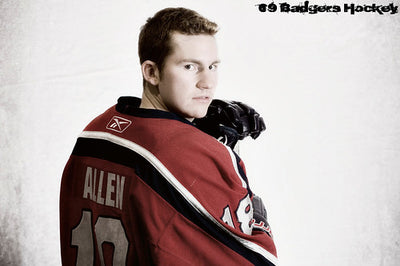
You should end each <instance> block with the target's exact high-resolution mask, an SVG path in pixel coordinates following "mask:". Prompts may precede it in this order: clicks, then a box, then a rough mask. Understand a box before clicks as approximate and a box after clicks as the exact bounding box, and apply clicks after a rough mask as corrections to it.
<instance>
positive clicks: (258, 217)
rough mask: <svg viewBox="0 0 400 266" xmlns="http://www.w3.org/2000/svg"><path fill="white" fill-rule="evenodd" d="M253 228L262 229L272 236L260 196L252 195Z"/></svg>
mask: <svg viewBox="0 0 400 266" xmlns="http://www.w3.org/2000/svg"><path fill="white" fill-rule="evenodd" d="M253 219H254V223H253V229H255V230H260V231H264V232H265V233H267V234H268V235H269V236H271V237H272V232H271V228H270V227H269V224H268V221H267V211H266V210H265V206H264V203H263V201H262V200H261V198H260V197H258V196H256V195H254V196H253Z"/></svg>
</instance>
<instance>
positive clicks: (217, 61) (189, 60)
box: [178, 58, 221, 65]
mask: <svg viewBox="0 0 400 266" xmlns="http://www.w3.org/2000/svg"><path fill="white" fill-rule="evenodd" d="M185 62H187V63H189V62H190V63H195V64H197V65H202V62H201V61H199V60H197V59H190V58H186V59H182V60H179V62H178V63H185ZM219 63H221V60H219V59H217V60H215V61H213V62H212V63H211V65H214V64H219Z"/></svg>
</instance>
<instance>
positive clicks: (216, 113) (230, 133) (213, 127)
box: [194, 99, 265, 149]
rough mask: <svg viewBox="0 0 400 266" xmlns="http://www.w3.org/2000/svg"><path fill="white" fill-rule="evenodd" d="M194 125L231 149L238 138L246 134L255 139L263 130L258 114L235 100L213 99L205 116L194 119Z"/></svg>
mask: <svg viewBox="0 0 400 266" xmlns="http://www.w3.org/2000/svg"><path fill="white" fill-rule="evenodd" d="M194 123H195V124H196V126H197V127H198V128H199V129H200V130H202V131H204V132H206V133H207V134H209V135H211V136H213V137H215V138H217V139H219V140H221V141H222V142H224V143H225V144H226V145H228V146H230V147H231V148H232V149H233V148H234V146H235V145H236V143H237V141H238V140H242V139H244V138H245V137H247V136H251V137H252V138H253V139H256V138H257V137H258V136H259V135H260V134H261V132H262V131H264V130H265V124H264V120H263V118H262V117H260V114H259V113H257V112H256V111H255V110H254V109H253V108H251V107H250V106H248V105H246V104H244V103H241V102H237V101H223V100H218V99H215V100H213V101H212V102H211V104H210V107H209V108H208V111H207V114H206V116H205V117H203V118H200V119H195V120H194Z"/></svg>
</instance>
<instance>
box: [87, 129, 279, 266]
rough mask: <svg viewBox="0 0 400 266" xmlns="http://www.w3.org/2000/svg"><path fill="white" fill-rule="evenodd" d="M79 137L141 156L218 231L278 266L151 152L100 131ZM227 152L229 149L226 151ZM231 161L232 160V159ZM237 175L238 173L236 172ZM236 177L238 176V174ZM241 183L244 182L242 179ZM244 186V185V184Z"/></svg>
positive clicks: (261, 248) (131, 142)
mask: <svg viewBox="0 0 400 266" xmlns="http://www.w3.org/2000/svg"><path fill="white" fill-rule="evenodd" d="M79 137H81V138H92V139H102V140H106V141H109V142H112V143H115V144H117V145H120V146H123V147H125V148H128V149H130V150H132V151H134V152H136V153H138V154H140V155H141V156H143V158H145V159H146V160H147V161H148V162H150V163H151V164H152V165H153V166H154V167H155V168H156V169H157V170H158V172H159V173H160V174H162V176H163V177H164V178H165V179H166V180H167V181H168V183H170V184H171V185H172V186H173V187H174V188H175V189H176V190H177V191H178V192H179V193H180V194H181V195H182V196H183V197H184V198H185V199H186V201H187V202H188V203H189V204H190V205H191V206H193V208H195V209H196V210H197V211H198V212H199V213H200V214H201V215H203V216H205V217H207V218H208V219H209V220H210V221H211V222H212V223H213V224H215V225H216V226H218V227H219V228H220V229H222V230H223V231H225V232H226V233H228V234H229V235H231V236H232V237H234V238H235V239H236V240H238V241H239V242H240V243H241V244H242V245H243V246H244V247H246V248H248V249H250V250H252V251H254V252H256V253H258V254H260V255H262V256H263V257H265V258H266V259H267V260H269V261H270V262H272V263H273V264H275V265H278V259H277V258H276V257H275V256H274V255H273V254H271V253H270V252H268V251H267V250H266V249H264V248H263V247H261V246H259V245H257V244H256V243H253V242H251V241H249V240H247V239H243V238H241V237H239V236H237V235H235V234H234V233H232V232H231V231H229V230H228V229H227V228H226V227H225V226H224V225H222V224H221V223H219V222H218V220H216V219H215V218H214V217H213V216H212V215H211V214H210V213H209V212H208V211H207V210H206V209H205V208H204V206H203V205H201V203H200V202H199V201H198V200H197V199H196V198H195V197H194V196H193V195H192V194H191V193H190V192H189V191H188V190H187V189H186V188H185V187H184V186H183V185H182V184H181V183H180V182H179V181H178V180H177V179H176V178H175V177H174V175H173V174H172V173H171V172H170V171H169V170H168V169H167V168H166V167H165V166H164V165H163V164H162V163H161V162H160V161H159V160H158V159H157V157H155V156H154V155H153V154H152V153H151V152H149V151H148V150H146V149H145V148H143V147H142V146H140V145H138V144H136V143H134V142H133V141H130V140H127V139H124V138H121V137H118V136H115V135H112V134H110V133H107V132H102V131H83V132H82V133H81V134H80V135H79ZM228 150H229V149H228ZM230 154H231V157H232V156H233V157H234V158H235V160H234V161H233V165H234V167H236V168H235V170H236V171H237V164H236V163H235V162H236V157H235V156H234V154H233V153H232V152H230ZM232 160H233V158H232ZM237 173H238V172H237ZM238 176H240V174H239V173H238ZM242 182H244V180H243V179H242ZM245 184H246V183H245Z"/></svg>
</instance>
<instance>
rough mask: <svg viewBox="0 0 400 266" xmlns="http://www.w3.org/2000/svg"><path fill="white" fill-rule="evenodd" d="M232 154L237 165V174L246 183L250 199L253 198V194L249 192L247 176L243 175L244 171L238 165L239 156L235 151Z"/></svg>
mask: <svg viewBox="0 0 400 266" xmlns="http://www.w3.org/2000/svg"><path fill="white" fill-rule="evenodd" d="M233 154H235V158H236V163H237V169H238V170H239V174H240V176H241V177H242V179H243V180H244V182H246V185H247V192H248V193H249V195H250V197H253V192H252V191H251V189H250V186H249V180H248V179H247V176H246V174H245V173H244V170H243V168H242V166H241V165H240V163H239V162H240V161H241V159H240V157H239V155H237V153H236V152H235V151H233Z"/></svg>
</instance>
